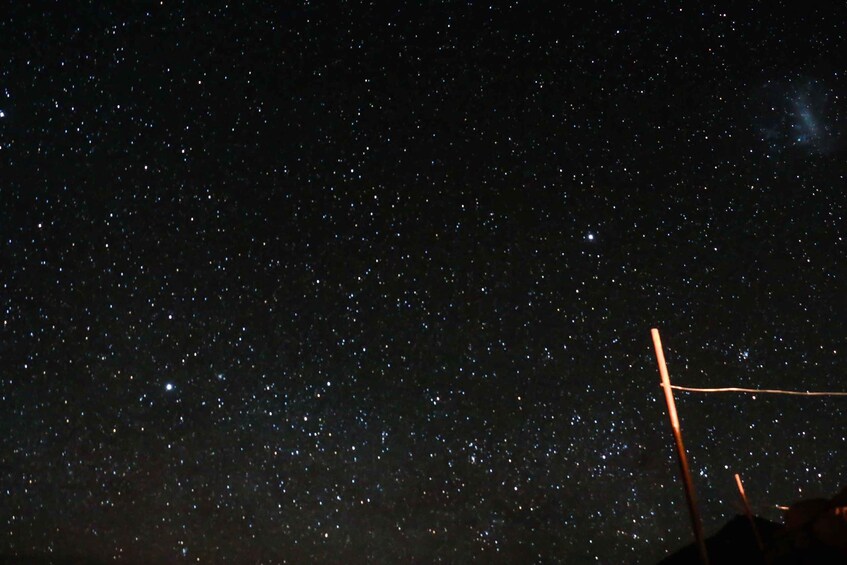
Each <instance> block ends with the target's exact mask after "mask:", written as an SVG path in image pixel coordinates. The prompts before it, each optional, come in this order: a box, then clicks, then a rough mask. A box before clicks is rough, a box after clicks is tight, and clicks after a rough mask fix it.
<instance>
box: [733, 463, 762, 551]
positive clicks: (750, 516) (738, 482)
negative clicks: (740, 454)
mask: <svg viewBox="0 0 847 565" xmlns="http://www.w3.org/2000/svg"><path fill="white" fill-rule="evenodd" d="M735 485H736V486H737V487H738V494H739V495H740V496H741V502H743V503H744V513H745V514H747V519H748V520H750V527H751V528H753V535H754V536H756V545H758V546H759V551H762V552H764V551H765V544H764V543H763V542H762V536H760V535H759V528H757V527H756V521H755V520H753V512H751V511H750V503H748V502H747V495H746V494H745V493H744V485H742V484H741V477H740V476H739V474H738V473H735Z"/></svg>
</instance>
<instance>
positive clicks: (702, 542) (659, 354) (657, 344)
mask: <svg viewBox="0 0 847 565" xmlns="http://www.w3.org/2000/svg"><path fill="white" fill-rule="evenodd" d="M650 333H651V334H652V336H653V347H654V348H655V349H656V360H657V361H658V363H659V374H660V375H661V377H662V388H663V389H664V391H665V403H666V404H667V405H668V416H669V417H670V421H671V429H672V430H673V439H674V443H675V444H676V456H677V459H678V460H679V471H680V474H681V475H682V483H683V485H684V486H685V499H686V501H687V502H688V512H689V514H690V516H691V529H692V530H694V538H695V539H696V540H697V547H698V548H699V549H700V561H701V562H702V564H703V565H709V554H708V553H707V552H706V539H705V538H704V536H703V522H702V521H701V520H700V513H699V512H698V511H697V497H696V496H695V494H694V483H693V482H692V480H691V470H690V469H689V468H688V458H687V457H686V455H685V446H684V445H683V443H682V430H680V427H679V417H678V416H677V415H676V404H675V403H674V401H673V392H672V389H671V379H670V377H669V376H668V367H667V365H665V353H664V351H663V350H662V339H661V338H660V337H659V330H657V329H656V328H653V329H651V330H650Z"/></svg>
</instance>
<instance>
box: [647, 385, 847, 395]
mask: <svg viewBox="0 0 847 565" xmlns="http://www.w3.org/2000/svg"><path fill="white" fill-rule="evenodd" d="M659 386H662V385H661V384H659ZM671 388H673V389H676V390H683V391H685V392H747V393H751V394H787V395H791V396H847V392H819V391H809V390H805V391H804V390H779V389H769V388H738V387H734V386H733V387H726V388H694V387H689V386H679V385H671Z"/></svg>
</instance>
